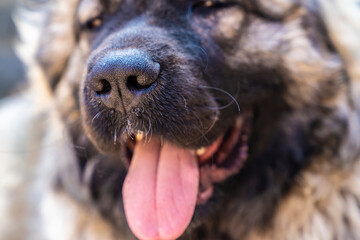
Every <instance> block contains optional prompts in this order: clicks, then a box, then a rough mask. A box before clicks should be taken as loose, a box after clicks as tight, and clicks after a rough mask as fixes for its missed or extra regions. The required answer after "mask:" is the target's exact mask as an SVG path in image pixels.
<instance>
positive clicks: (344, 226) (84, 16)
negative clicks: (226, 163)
mask: <svg viewBox="0 0 360 240" xmlns="http://www.w3.org/2000/svg"><path fill="white" fill-rule="evenodd" d="M171 2H172V3H171V4H170V1H168V2H166V1H139V3H138V4H134V1H123V3H120V2H118V1H100V2H99V3H96V1H92V0H84V1H82V3H80V5H79V6H78V1H77V0H66V1H64V0H53V1H51V2H49V3H48V6H47V8H48V12H47V18H46V21H45V24H44V27H43V31H42V35H41V39H40V44H39V49H38V52H37V54H36V61H35V63H34V62H31V63H29V64H30V70H31V71H30V78H31V79H33V82H32V91H30V92H32V93H33V94H34V97H33V98H30V99H32V100H31V102H29V103H28V104H29V105H24V104H19V103H16V101H15V102H13V103H12V105H10V104H9V105H8V106H9V107H5V110H2V113H3V114H6V116H10V117H11V118H10V119H18V117H17V116H18V115H20V113H22V112H24V111H25V109H27V112H28V114H26V117H25V119H28V121H26V124H25V126H24V123H23V122H21V121H15V122H14V123H13V125H14V127H13V128H11V129H16V128H19V127H20V126H21V127H22V128H21V129H25V130H23V131H21V132H22V133H23V134H24V135H25V136H19V138H16V137H13V139H14V140H13V145H14V146H16V147H15V149H19V144H20V143H22V144H24V145H25V148H24V149H25V152H26V153H28V154H24V155H21V154H20V155H15V154H14V153H13V152H11V154H10V155H11V157H9V153H7V154H4V156H5V157H6V159H10V158H14V159H17V160H18V161H21V159H23V158H28V159H32V160H33V162H30V164H29V162H26V163H24V165H23V166H22V164H21V163H18V165H19V166H22V168H21V169H22V171H25V172H29V173H30V176H29V178H23V179H21V180H20V181H18V185H16V186H10V187H9V181H8V182H6V181H3V182H2V185H1V186H4V187H3V189H7V192H6V194H9V192H10V193H12V194H16V193H21V196H22V197H25V201H23V200H21V201H19V205H16V203H12V204H14V205H12V204H10V203H9V201H8V200H6V199H5V198H4V199H5V200H4V201H3V202H5V203H7V204H8V205H11V206H12V207H13V208H8V207H4V209H6V211H4V212H6V213H7V215H8V216H11V217H10V218H9V222H12V221H16V216H15V215H14V214H13V213H12V210H11V209H15V208H16V206H22V208H21V209H22V210H21V211H20V212H21V214H19V215H24V214H25V215H27V216H37V218H32V219H37V220H36V223H35V224H34V225H35V226H37V227H29V226H28V225H27V224H28V222H27V221H26V220H25V221H24V222H23V223H22V224H20V226H23V229H24V231H21V233H20V231H18V230H17V229H12V228H11V227H8V225H6V224H3V225H1V224H0V230H1V231H0V233H1V234H2V235H3V236H4V237H5V239H10V238H11V239H16V238H17V239H22V238H23V236H35V237H34V239H40V238H42V237H44V238H46V239H86V240H88V239H109V240H110V239H134V236H133V235H132V233H131V232H130V230H129V229H128V227H127V223H126V219H125V217H124V213H123V208H122V200H121V185H122V182H123V180H124V177H125V175H126V168H125V166H124V165H123V164H122V161H121V159H120V157H119V156H120V155H121V154H119V152H118V149H119V147H118V145H119V144H120V142H115V144H114V134H113V133H114V129H113V126H123V125H124V124H123V123H124V119H123V118H122V116H121V115H116V114H115V116H114V115H112V114H111V113H110V112H105V113H104V114H102V115H101V116H100V117H96V118H95V116H96V113H97V112H99V111H105V110H104V109H103V108H102V106H96V107H93V106H92V105H91V104H89V103H91V96H86V93H84V89H86V71H87V70H86V69H87V68H88V66H87V64H90V65H91V59H93V58H94V56H96V54H98V52H101V51H102V50H104V49H107V48H106V47H108V46H111V47H113V48H114V47H121V46H117V44H118V45H120V43H123V42H126V44H128V45H127V46H131V47H133V46H136V47H141V48H145V49H147V50H148V51H149V52H151V53H152V54H153V56H154V57H155V58H156V59H159V61H162V62H163V63H162V64H163V65H162V66H164V68H165V72H164V75H162V80H166V79H171V81H170V82H171V84H169V83H165V81H164V82H163V86H162V87H163V88H161V90H162V92H161V93H159V95H156V96H152V98H151V99H148V100H147V101H148V103H147V104H144V106H143V108H144V109H145V110H144V111H145V113H144V115H145V117H144V118H143V119H142V120H141V121H139V120H136V118H135V117H134V116H135V115H136V112H134V113H133V114H134V115H133V116H132V115H130V117H129V119H127V120H129V121H130V122H131V121H133V122H136V121H139V122H136V123H137V126H138V128H135V129H130V130H129V127H126V125H124V126H123V129H120V128H119V129H118V132H119V134H120V133H122V132H126V131H130V133H132V132H131V131H133V132H136V131H137V130H143V129H148V128H149V125H148V122H149V121H148V120H149V119H150V122H153V123H155V124H153V125H152V131H153V132H154V133H156V134H158V135H161V136H164V137H165V138H166V139H168V140H169V141H171V142H172V143H174V144H176V145H179V146H182V147H189V148H197V147H199V146H202V145H204V144H207V141H209V142H211V141H213V140H214V139H215V138H216V137H217V136H218V135H219V134H220V133H221V132H222V131H224V130H225V129H227V128H228V126H229V125H230V124H231V120H232V119H233V118H234V117H235V116H237V115H238V114H239V113H238V109H237V107H236V104H233V105H230V106H229V107H226V108H222V106H226V105H228V103H229V101H231V99H230V100H229V99H228V98H224V96H223V95H221V94H219V92H216V91H212V90H210V89H209V87H212V88H215V87H216V88H221V89H223V90H225V91H227V92H229V93H230V94H232V95H233V96H235V97H236V100H237V102H238V103H239V104H240V108H241V110H242V111H251V112H252V114H253V115H254V117H253V119H254V120H253V122H252V134H251V138H250V146H249V147H250V154H249V155H250V156H249V159H248V160H247V163H246V166H245V167H244V168H243V169H242V170H241V171H240V173H239V174H237V175H236V176H234V177H232V178H231V179H228V180H227V181H226V182H224V183H221V184H218V185H217V186H216V187H217V188H216V191H215V195H214V197H213V198H212V200H211V201H210V202H209V203H208V204H206V205H205V206H200V207H198V209H197V211H196V212H195V217H194V221H193V223H192V224H191V225H190V226H189V228H188V230H187V231H186V232H185V233H184V235H183V236H182V237H181V239H210V240H211V239H214V240H215V239H224V240H225V239H226V240H227V239H229V240H230V239H236V240H238V239H244V240H254V239H360V209H359V205H360V191H359V186H360V172H359V171H360V164H359V162H358V161H357V160H358V155H359V152H360V151H359V150H360V145H359V143H360V138H359V136H360V135H359V134H358V133H359V109H358V102H357V97H356V96H357V91H356V89H357V81H356V80H358V79H359V74H358V72H357V70H356V69H357V68H356V67H354V65H355V66H358V65H357V64H358V63H357V62H356V61H357V60H356V56H355V57H354V55H356V54H351V51H349V49H353V51H354V52H356V50H357V49H358V48H357V47H358V46H357V45H356V44H355V45H352V44H350V43H349V44H346V43H343V42H341V38H339V37H337V36H335V35H336V31H337V28H336V26H337V25H336V24H338V22H336V21H335V22H331V21H330V20H328V19H331V18H330V17H329V16H330V12H331V11H334V7H333V6H331V5H329V3H326V2H323V1H291V0H288V1H286V0H285V1H271V0H257V1H240V0H239V1H232V2H230V3H225V6H224V7H222V8H221V9H208V8H197V9H195V8H193V9H191V10H192V11H188V9H184V6H185V4H184V2H186V1H171ZM225 2H226V1H225ZM91 4H95V5H94V6H95V7H94V8H92V7H91V6H93V5H91ZM226 4H229V5H226ZM99 6H102V7H103V8H104V9H105V10H106V12H107V13H108V14H109V16H110V17H109V19H108V20H105V24H104V25H103V26H102V27H101V28H100V29H98V30H95V31H89V30H84V29H83V27H84V26H85V27H86V22H87V20H88V19H89V18H91V17H93V14H95V15H96V11H97V9H98V8H99ZM115 9H116V11H113V10H115ZM185 10H186V11H187V12H186V14H185V13H184V12H185ZM94 12H95V13H94ZM145 12H146V14H147V15H146V17H144V16H143V17H144V18H146V19H147V21H144V19H141V18H140V19H138V18H137V17H138V16H139V15H141V14H143V13H145ZM335 13H336V14H339V15H341V11H340V10H338V11H335ZM134 19H135V20H134ZM165 20H168V21H165ZM329 21H330V22H329ZM120 23H121V24H120ZM325 23H326V24H327V25H325ZM351 26H354V27H356V24H352V25H351ZM137 29H141V30H142V31H143V32H142V33H143V35H144V36H146V37H143V35H137V33H136V30H137ZM113 33H118V35H116V34H113ZM144 33H145V34H144ZM347 34H348V36H349V37H350V36H353V35H351V34H352V31H350V32H349V33H347ZM119 36H120V37H119ZM133 36H135V37H133ZM123 38H127V41H123ZM109 44H110V45H109ZM104 46H105V47H104ZM184 79H186V81H187V82H186V83H187V84H186V86H184V85H182V84H183V81H184ZM198 86H207V87H208V88H204V87H202V88H201V87H198ZM179 92H180V94H178V93H179ZM39 96H42V97H43V98H40V97H39ZM184 99H185V100H184ZM219 99H220V100H219ZM24 101H26V99H25V100H24ZM24 101H20V102H24ZM44 101H45V103H44ZM184 101H185V104H184ZM152 102H155V103H156V104H155V106H154V105H151V104H150V103H152ZM164 102H172V104H171V105H170V106H168V105H166V106H165V105H162V103H164ZM29 106H30V107H29ZM184 106H185V108H186V107H188V108H189V109H190V112H192V113H191V114H189V112H187V111H184ZM204 106H207V108H204ZM152 107H153V108H152ZM12 108H14V109H17V110H15V112H11V111H10V110H9V109H12ZM163 108H165V109H163ZM3 109H4V108H3ZM146 109H148V110H146ZM149 109H151V110H149ZM209 109H210V110H209ZM9 111H10V112H9ZM154 112H155V113H158V114H159V116H162V115H161V113H163V112H167V113H169V114H170V116H171V118H170V117H169V118H170V119H169V118H161V117H159V116H156V117H154V116H153V115H151V113H154ZM193 112H195V113H196V114H195V115H194V113H193ZM174 119H175V120H174ZM209 119H210V120H211V121H209ZM157 120H158V121H160V123H159V124H158V125H157V124H156V121H157ZM161 121H164V122H163V124H161V123H162V122H161ZM214 121H215V125H214V127H211V126H212V124H213V122H214ZM100 123H101V124H100ZM103 123H105V126H106V127H105V128H103V126H104V125H102V124H103ZM111 123H116V124H111ZM164 123H165V124H164ZM164 126H165V127H168V128H165V127H164ZM210 127H211V131H209V132H206V133H204V132H205V130H206V129H208V128H210ZM199 129H200V131H199ZM7 132H8V133H7V134H6V135H4V136H12V133H13V132H11V131H7ZM204 135H206V136H205V137H204ZM119 136H120V135H119ZM176 136H180V137H176ZM60 139H61V140H60ZM194 139H195V140H194ZM10 140H11V139H10ZM2 141H3V142H4V143H3V144H2V146H7V145H5V143H6V144H9V139H8V138H7V139H5V140H2ZM10 142H11V141H10ZM27 143H28V144H27ZM34 159H39V161H35V160H34ZM12 161H13V162H14V160H12ZM6 162H8V161H6ZM4 166H5V167H3V169H4V171H3V172H4V175H5V174H7V175H8V174H9V172H10V173H11V172H13V170H12V171H11V168H12V166H11V165H4ZM34 166H41V167H39V168H36V169H35V170H32V169H33V168H34ZM33 176H35V178H34V177H33ZM28 179H31V180H33V179H36V181H33V182H32V181H28ZM10 182H11V181H10ZM10 185H11V184H10ZM24 188H26V189H32V190H29V192H30V193H31V194H27V192H26V194H25V193H24V191H23V189H24ZM33 189H35V190H36V191H35V190H33ZM34 191H35V192H34ZM32 193H35V194H34V196H35V198H33V195H32ZM3 196H5V195H3ZM36 203H40V204H38V205H37V204H36ZM8 205H5V206H8ZM34 205H35V206H36V207H33V206H34ZM9 209H10V210H9ZM14 216H15V217H14ZM23 219H26V218H23ZM2 229H4V230H3V231H2ZM22 234H24V235H22ZM14 236H15V237H14Z"/></svg>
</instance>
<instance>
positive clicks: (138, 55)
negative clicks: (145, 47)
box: [87, 49, 160, 112]
mask: <svg viewBox="0 0 360 240" xmlns="http://www.w3.org/2000/svg"><path fill="white" fill-rule="evenodd" d="M159 72H160V64H159V63H157V62H154V61H153V60H151V58H150V57H149V56H148V55H147V54H146V53H145V52H143V51H140V50H138V49H125V50H114V51H111V52H109V53H107V54H105V55H104V56H102V57H100V58H99V59H98V60H97V61H96V62H95V64H94V65H93V66H92V67H90V69H89V75H88V81H87V83H88V84H90V89H91V90H92V91H93V92H94V96H95V97H96V98H100V99H101V101H102V102H103V103H104V104H105V105H106V106H107V107H109V108H115V109H118V110H120V111H122V112H123V111H127V110H129V108H131V106H134V105H136V104H137V103H138V102H139V101H141V97H142V95H144V94H145V93H147V92H149V91H151V90H152V89H153V88H154V87H155V86H156V82H157V78H158V76H159Z"/></svg>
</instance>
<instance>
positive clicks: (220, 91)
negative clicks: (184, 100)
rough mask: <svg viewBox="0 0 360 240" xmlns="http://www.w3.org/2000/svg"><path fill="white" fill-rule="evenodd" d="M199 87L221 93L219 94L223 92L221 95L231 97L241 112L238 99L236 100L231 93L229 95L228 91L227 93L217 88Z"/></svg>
mask: <svg viewBox="0 0 360 240" xmlns="http://www.w3.org/2000/svg"><path fill="white" fill-rule="evenodd" d="M199 87H200V88H204V89H211V90H216V91H219V92H221V93H224V94H226V95H227V96H229V97H230V98H231V99H232V100H233V102H234V103H235V104H236V106H237V108H238V111H239V112H240V105H239V103H238V102H237V100H236V98H235V97H234V96H233V95H231V94H230V93H228V92H227V91H225V90H223V89H221V88H217V87H210V86H202V85H200V86H199Z"/></svg>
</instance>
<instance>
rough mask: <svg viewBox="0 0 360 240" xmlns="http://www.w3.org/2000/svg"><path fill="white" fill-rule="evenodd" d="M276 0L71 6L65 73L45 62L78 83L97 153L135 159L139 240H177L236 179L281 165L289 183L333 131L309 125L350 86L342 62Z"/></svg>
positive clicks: (131, 204) (132, 197)
mask: <svg viewBox="0 0 360 240" xmlns="http://www.w3.org/2000/svg"><path fill="white" fill-rule="evenodd" d="M269 2H271V1H246V0H244V1H242V0H238V1H230V0H229V1H227V0H220V1H195V0H191V1H185V0H177V1H165V0H157V1H152V0H144V1H131V0H123V1H117V0H98V1H97V0H83V1H80V3H79V5H78V7H77V8H76V11H75V13H74V15H75V16H76V17H75V19H74V21H73V22H72V25H73V26H75V27H74V29H73V33H74V38H73V39H74V41H73V43H74V47H73V48H71V49H72V50H73V52H71V53H69V55H70V56H69V55H67V56H66V57H64V58H63V59H64V62H63V65H64V66H65V67H62V68H58V69H61V70H58V71H56V70H52V71H50V70H51V66H52V65H51V64H50V65H49V64H48V66H47V68H48V69H50V70H49V74H50V75H51V74H52V75H53V76H58V75H59V74H60V75H62V78H61V82H60V84H59V87H58V88H61V84H62V82H67V86H69V85H71V86H73V88H74V89H79V90H78V91H79V93H77V91H74V92H76V95H75V99H77V102H78V103H79V108H80V109H81V119H82V124H83V128H84V131H85V132H84V133H85V135H86V136H87V137H89V138H90V139H91V142H92V143H93V144H94V145H95V146H96V148H97V149H98V151H100V152H101V153H102V154H104V155H106V156H109V157H111V158H119V159H122V160H123V161H124V163H125V164H126V165H128V166H129V171H128V174H127V178H126V180H125V183H124V187H123V200H124V207H125V212H126V216H127V220H128V223H129V226H130V228H131V229H132V231H133V232H134V233H135V235H137V236H138V237H139V238H142V239H173V238H177V237H179V236H180V235H181V234H182V233H183V232H184V231H185V229H186V228H187V226H188V224H189V222H190V221H191V219H192V217H193V215H194V211H195V208H199V209H202V210H201V212H202V213H203V212H206V210H204V209H206V206H207V203H208V201H210V200H213V199H215V198H216V197H215V196H214V195H213V193H214V188H215V186H216V187H221V186H222V183H223V182H225V181H226V180H228V178H229V177H236V178H239V179H248V178H256V177H257V176H256V175H257V174H259V176H258V177H259V179H260V178H261V181H266V179H267V178H266V177H264V176H268V175H272V173H271V172H269V171H268V170H269V168H270V167H269V166H275V167H274V168H277V167H278V166H279V165H281V168H284V169H285V170H284V176H278V178H284V179H288V178H290V179H291V178H292V177H293V176H294V175H295V174H296V173H297V172H298V171H299V170H300V169H301V166H303V164H305V163H306V160H305V159H308V156H309V155H311V154H313V153H314V152H317V153H318V152H321V150H322V149H316V150H314V146H315V145H316V144H318V142H317V141H320V140H323V138H324V139H325V138H326V137H329V136H332V134H334V133H333V132H330V131H329V133H326V134H325V133H324V134H322V135H321V139H317V138H313V136H312V134H313V132H312V129H315V128H316V124H319V121H318V120H319V118H321V117H320V115H322V114H325V113H324V111H325V112H326V111H328V113H326V114H330V112H331V109H332V108H333V107H334V105H332V104H333V103H332V102H331V100H332V99H336V98H337V97H338V95H339V94H341V93H343V92H344V91H345V90H344V89H345V88H346V82H345V77H344V76H343V73H342V71H341V70H342V69H341V65H340V62H339V60H338V58H337V57H336V56H335V55H334V54H333V53H331V49H330V48H329V46H328V45H326V44H327V43H326V42H325V41H323V39H322V38H318V36H317V35H316V34H317V33H314V31H313V30H314V29H312V28H311V27H310V26H311V25H307V24H306V23H307V21H310V20H311V18H310V17H309V16H307V15H306V14H303V11H302V10H304V8H303V7H301V6H298V5H295V4H294V3H293V2H292V1H290V0H289V1H288V2H287V3H286V4H285V6H284V5H281V6H277V7H276V8H272V7H271V6H270V5H268V3H269ZM285 2H286V1H285ZM273 4H275V3H273ZM285 19H286V20H285ZM43 55H44V54H43ZM61 60H62V59H59V61H60V62H61ZM43 62H45V61H43ZM60 65H61V64H60ZM53 69H56V68H55V67H53ZM64 73H65V74H64ZM63 85H64V84H63ZM77 94H78V95H77ZM334 108H335V107H334ZM309 113H311V114H309ZM331 114H332V113H331ZM331 114H330V115H331ZM320 124H321V123H320ZM322 127H324V126H322ZM339 131H340V130H339ZM335 134H338V132H336V133H335ZM325 136H326V137H325ZM308 138H311V139H313V141H314V142H311V141H305V140H304V139H308ZM314 139H315V140H314ZM334 144H335V145H334V146H333V147H335V148H336V147H338V146H337V145H336V143H334ZM244 166H245V167H244ZM249 175H251V177H248V176H249ZM241 176H244V177H241ZM259 181H260V180H259ZM284 181H285V180H284ZM244 184H245V185H246V184H247V183H244V182H238V181H236V185H235V186H237V187H238V188H241V185H244ZM248 184H249V183H248ZM251 184H252V185H253V187H254V188H256V189H257V185H256V184H255V183H254V182H252V183H251ZM266 184H267V183H264V182H262V183H259V185H261V186H264V185H266ZM269 184H270V183H269ZM259 188H261V187H259ZM224 191H225V190H224ZM256 191H257V190H254V192H256ZM229 196H230V195H229ZM224 198H229V197H228V196H227V197H226V196H225V197H224ZM217 201H219V202H221V200H217ZM196 215H198V214H196ZM205 215H206V214H205Z"/></svg>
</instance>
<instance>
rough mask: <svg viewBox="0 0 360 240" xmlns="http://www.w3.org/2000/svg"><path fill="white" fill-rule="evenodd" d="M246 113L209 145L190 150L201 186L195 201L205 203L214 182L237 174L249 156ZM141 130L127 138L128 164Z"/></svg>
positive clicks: (139, 138) (210, 193)
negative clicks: (195, 158)
mask: <svg viewBox="0 0 360 240" xmlns="http://www.w3.org/2000/svg"><path fill="white" fill-rule="evenodd" d="M249 119H250V116H249V115H244V116H239V117H237V118H236V120H235V122H234V124H233V125H232V126H231V127H230V128H229V130H228V131H227V132H226V133H225V134H222V135H220V136H219V137H218V138H217V139H216V140H215V141H214V142H213V143H212V144H211V145H209V146H206V147H201V148H199V149H197V150H191V151H193V152H194V153H195V154H196V155H197V157H198V163H199V170H200V185H199V192H198V200H197V204H204V203H206V202H207V201H208V200H209V199H210V198H211V197H212V193H213V185H214V183H219V182H223V181H225V180H226V179H228V178H229V177H230V176H232V175H234V174H236V173H238V172H239V171H240V169H241V168H242V167H243V165H244V163H245V161H246V159H247V157H248V144H247V140H248V135H249V129H250V126H249V122H250V121H249ZM144 135H145V134H144V133H143V132H138V134H136V135H134V136H133V137H132V138H130V137H127V141H126V144H125V145H124V148H123V149H124V151H125V153H126V158H127V161H126V164H127V165H128V166H129V165H130V162H131V157H132V154H133V150H134V148H135V145H136V143H137V142H140V141H144V140H145V141H146V139H144Z"/></svg>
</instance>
